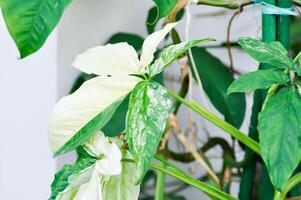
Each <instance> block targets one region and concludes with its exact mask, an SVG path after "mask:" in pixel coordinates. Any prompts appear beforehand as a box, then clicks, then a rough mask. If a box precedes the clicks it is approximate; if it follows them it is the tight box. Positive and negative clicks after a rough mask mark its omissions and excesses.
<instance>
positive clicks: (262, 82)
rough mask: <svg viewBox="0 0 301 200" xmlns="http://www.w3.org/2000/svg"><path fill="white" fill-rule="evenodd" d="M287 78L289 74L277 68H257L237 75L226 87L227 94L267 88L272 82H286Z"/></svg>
mask: <svg viewBox="0 0 301 200" xmlns="http://www.w3.org/2000/svg"><path fill="white" fill-rule="evenodd" d="M289 80H290V78H289V76H288V75H287V74H285V73H283V71H281V70H278V69H268V70H258V71H255V72H250V73H247V74H244V75H242V76H241V77H239V79H238V80H236V81H234V82H233V83H232V84H231V85H230V87H229V88H228V94H231V93H234V92H253V91H255V90H257V89H268V88H269V87H271V86H272V85H273V84H286V83H287V82H288V81H289Z"/></svg>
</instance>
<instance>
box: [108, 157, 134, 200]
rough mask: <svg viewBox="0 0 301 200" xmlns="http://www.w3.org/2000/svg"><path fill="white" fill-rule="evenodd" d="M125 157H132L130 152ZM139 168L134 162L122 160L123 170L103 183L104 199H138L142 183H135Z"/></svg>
mask: <svg viewBox="0 0 301 200" xmlns="http://www.w3.org/2000/svg"><path fill="white" fill-rule="evenodd" d="M127 154H128V155H127V156H126V157H123V158H128V159H131V156H130V153H129V152H128V153H127ZM136 174H137V168H136V165H135V164H134V163H130V162H122V172H121V174H119V175H117V176H111V177H110V178H109V180H108V181H106V182H105V183H104V185H103V199H105V200H136V199H138V196H139V192H140V185H135V180H136Z"/></svg>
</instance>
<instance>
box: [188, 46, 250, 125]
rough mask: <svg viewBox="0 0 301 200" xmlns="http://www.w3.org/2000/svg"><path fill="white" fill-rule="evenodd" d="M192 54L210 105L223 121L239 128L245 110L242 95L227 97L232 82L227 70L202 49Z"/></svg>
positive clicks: (195, 50)
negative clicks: (221, 115) (222, 116)
mask: <svg viewBox="0 0 301 200" xmlns="http://www.w3.org/2000/svg"><path fill="white" fill-rule="evenodd" d="M192 54H193V58H194V61H195V63H196V67H197V71H198V73H199V76H200V78H201V81H202V85H203V88H204V90H205V92H206V94H207V95H208V97H209V99H210V101H211V102H212V104H213V105H214V106H215V108H217V110H218V111H219V112H221V113H222V114H223V115H224V117H225V120H226V121H227V122H229V123H231V124H232V125H233V126H235V127H237V128H238V127H240V126H241V124H242V122H243V120H244V114H245V109H246V103H245V96H244V94H230V95H227V90H228V87H229V86H230V84H231V83H232V82H233V81H234V78H233V76H232V74H231V73H230V71H229V69H228V68H227V67H226V66H225V65H224V64H223V63H222V62H221V61H220V60H219V59H218V58H216V57H214V56H213V55H211V54H210V53H209V52H208V51H206V50H205V49H203V48H196V47H194V48H192Z"/></svg>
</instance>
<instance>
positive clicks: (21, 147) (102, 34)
mask: <svg viewBox="0 0 301 200" xmlns="http://www.w3.org/2000/svg"><path fill="white" fill-rule="evenodd" d="M152 6H153V4H152V2H151V1H142V0H122V1H120V0H110V1H108V0H103V1H100V0H89V1H84V0H74V2H73V3H72V4H71V6H70V7H69V8H67V10H66V12H65V13H64V16H63V18H62V20H61V21H60V24H59V26H58V27H57V28H56V29H55V31H54V32H53V33H52V34H51V36H50V38H48V40H47V41H46V44H45V45H44V46H43V47H42V49H41V50H40V51H38V52H37V53H35V54H34V55H32V56H29V57H28V58H25V59H23V60H20V59H18V56H19V55H18V51H17V48H16V46H15V45H14V43H13V41H12V39H11V37H10V36H9V33H8V32H7V29H6V27H5V24H4V21H3V19H2V17H0V62H1V64H0V65H1V73H0V91H1V96H0V97H1V98H0V127H1V139H0V152H1V158H0V196H1V197H0V198H1V199H5V200H41V199H47V198H48V197H49V195H50V183H51V181H52V179H53V177H54V173H55V171H56V170H57V169H59V168H60V167H61V166H62V165H63V164H65V163H70V162H72V161H73V159H74V156H73V155H72V154H68V155H66V156H64V157H62V158H59V159H53V158H52V154H51V152H50V150H49V146H48V135H47V125H48V120H49V117H50V114H51V110H52V108H53V106H54V104H55V103H56V102H57V100H58V99H59V98H60V97H62V96H64V95H67V94H68V93H69V91H70V89H71V86H72V84H73V82H74V80H75V78H76V76H77V75H78V74H79V71H77V70H75V69H73V68H72V67H71V65H70V63H71V62H72V61H73V59H74V57H75V56H76V55H77V54H79V53H81V52H83V51H85V50H87V49H88V48H91V47H93V46H96V45H100V44H103V43H104V42H105V41H107V40H108V38H110V36H111V35H112V34H114V33H118V32H129V33H134V34H138V35H140V36H142V37H144V38H145V37H146V35H147V31H146V26H145V21H146V17H147V13H148V10H149V9H150V8H151V7H152ZM225 10H226V9H220V8H212V7H207V6H192V7H191V8H190V12H191V24H190V31H189V39H199V38H205V37H212V38H215V39H216V40H217V43H221V42H225V41H226V31H227V26H228V23H229V19H230V18H231V16H232V15H233V12H234V11H232V10H226V12H224V11H225ZM220 11H223V12H220ZM210 13H215V15H213V16H214V17H213V16H212V15H208V14H210ZM186 14H187V13H186ZM186 19H187V16H186V15H185V16H184V18H183V21H182V22H181V24H180V25H179V26H178V27H177V30H178V31H179V32H180V35H181V37H182V38H184V39H185V37H186V36H185V29H187V26H186ZM260 26H261V15H260V9H259V8H258V7H256V6H250V7H248V8H246V10H245V11H244V12H243V13H242V14H241V15H239V16H238V17H237V18H236V19H235V21H234V22H233V25H232V30H231V40H233V41H234V40H237V39H238V38H239V37H240V36H258V37H260V36H261V33H260ZM158 28H159V26H158ZM209 51H210V52H213V53H214V54H215V55H216V56H218V57H219V58H220V59H221V60H222V61H223V62H224V63H225V64H229V59H228V55H227V51H226V49H225V48H210V49H209ZM233 57H234V66H235V68H236V69H237V70H238V71H239V72H241V73H245V72H248V71H252V70H255V69H256V68H257V63H255V62H254V61H252V60H251V59H250V58H249V57H248V56H246V55H245V54H243V53H242V52H241V51H240V50H238V49H235V48H234V49H233ZM167 73H168V76H170V75H171V76H173V75H174V76H177V75H178V74H179V72H178V68H177V63H175V64H174V66H173V67H171V68H170V69H169V70H168V72H167ZM167 84H168V86H169V87H170V88H172V89H174V88H175V89H176V88H177V86H178V85H177V82H176V81H170V79H169V80H167ZM200 94H201V92H200V91H199V89H198V88H194V91H193V96H194V98H196V99H198V101H199V102H200V103H201V104H203V105H204V104H205V106H206V107H207V108H208V109H209V110H211V111H213V112H215V113H217V114H219V113H218V112H217V111H216V110H215V109H214V108H213V106H212V105H211V104H210V102H209V101H207V100H206V98H202V97H201V95H200ZM250 99H252V98H251V96H248V97H247V102H248V106H247V107H248V108H247V112H246V120H245V122H244V125H243V126H242V130H243V131H245V132H247V130H248V124H249V121H248V119H249V113H250V112H248V110H249V109H250V106H251V102H250ZM220 116H222V115H220ZM179 119H180V122H181V123H183V124H185V123H187V111H186V110H185V109H184V108H181V114H180V118H179ZM195 123H196V124H199V123H201V124H202V126H206V129H208V130H209V132H210V134H212V135H222V136H223V137H225V138H227V139H229V138H228V135H226V134H223V133H222V131H220V130H218V129H217V128H215V127H214V126H212V125H211V124H209V123H207V122H204V120H202V119H200V118H198V117H195ZM201 137H202V136H201ZM204 137H206V136H204ZM209 154H212V155H213V156H212V159H213V163H214V165H213V166H214V168H217V169H218V168H219V167H221V164H220V162H219V160H218V159H214V155H217V156H216V157H218V155H220V151H219V149H218V148H217V149H216V150H215V151H213V152H209ZM237 156H238V158H242V157H243V154H242V153H240V152H239V150H238V153H237ZM182 168H184V169H185V170H187V171H188V172H189V173H191V174H192V175H193V176H196V177H198V176H199V175H200V174H202V173H204V171H203V170H202V168H201V167H200V166H198V167H197V166H196V164H195V163H192V164H190V165H189V166H186V165H185V166H184V165H183V167H182ZM237 188H238V185H237V184H233V185H232V188H231V191H232V193H233V194H234V195H237ZM181 194H183V195H184V196H186V199H188V200H190V199H191V200H193V199H206V197H205V196H204V195H202V194H201V192H199V191H197V190H195V189H189V190H183V191H182V192H181Z"/></svg>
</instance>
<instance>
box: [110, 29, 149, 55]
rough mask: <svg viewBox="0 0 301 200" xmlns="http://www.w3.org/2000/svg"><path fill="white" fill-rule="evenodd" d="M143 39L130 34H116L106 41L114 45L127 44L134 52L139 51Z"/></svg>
mask: <svg viewBox="0 0 301 200" xmlns="http://www.w3.org/2000/svg"><path fill="white" fill-rule="evenodd" d="M143 41H144V39H143V38H142V37H141V36H139V35H135V34H131V33H116V34H114V35H113V36H112V37H110V38H109V39H108V41H107V42H106V44H107V43H110V44H115V43H119V42H127V43H128V44H129V45H131V46H133V47H134V48H135V49H136V51H139V50H141V48H142V44H143Z"/></svg>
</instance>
